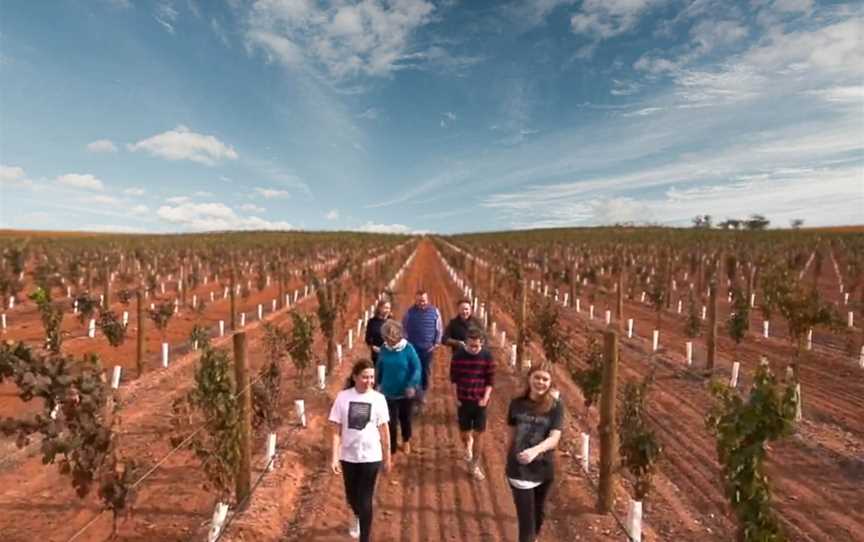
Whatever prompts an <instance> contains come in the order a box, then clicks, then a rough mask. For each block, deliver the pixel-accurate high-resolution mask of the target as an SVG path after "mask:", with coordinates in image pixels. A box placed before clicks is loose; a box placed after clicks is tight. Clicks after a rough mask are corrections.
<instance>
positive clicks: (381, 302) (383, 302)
mask: <svg viewBox="0 0 864 542" xmlns="http://www.w3.org/2000/svg"><path fill="white" fill-rule="evenodd" d="M384 305H390V300H389V299H386V298H385V299H381V300H379V301H378V303H376V304H375V316H378V314H379V313H380V312H381V307H383V306H384Z"/></svg>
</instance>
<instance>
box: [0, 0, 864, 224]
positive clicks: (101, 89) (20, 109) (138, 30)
mask: <svg viewBox="0 0 864 542" xmlns="http://www.w3.org/2000/svg"><path fill="white" fill-rule="evenodd" d="M0 81H2V83H0V228H17V229H59V230H91V231H114V232H187V231H205V230H227V229H305V230H358V231H384V232H394V233H411V232H439V233H456V232H467V231H487V230H502V229H522V228H539V227H561V226H591V225H604V224H614V223H623V222H632V223H637V224H643V223H652V224H662V225H669V226H687V225H689V224H690V222H691V219H692V217H694V216H695V215H701V214H710V215H712V217H714V218H715V221H719V220H722V219H725V218H739V217H746V216H748V215H750V214H753V213H760V214H763V215H765V216H767V217H768V218H769V219H770V220H771V221H772V226H778V227H787V226H788V225H789V222H790V220H792V219H794V218H801V219H804V220H805V225H810V226H817V225H834V224H860V223H864V4H861V3H859V2H826V1H818V0H745V1H740V2H734V1H730V0H722V1H713V0H582V1H575V0H517V1H511V2H508V1H502V0H499V1H490V2H485V1H481V0H461V1H460V0H439V1H434V0H359V1H344V0H332V1H328V0H255V1H253V0H206V1H205V0H154V1H149V0H141V1H136V0H57V1H51V2H49V1H45V2H29V1H28V2H25V1H12V0H0Z"/></svg>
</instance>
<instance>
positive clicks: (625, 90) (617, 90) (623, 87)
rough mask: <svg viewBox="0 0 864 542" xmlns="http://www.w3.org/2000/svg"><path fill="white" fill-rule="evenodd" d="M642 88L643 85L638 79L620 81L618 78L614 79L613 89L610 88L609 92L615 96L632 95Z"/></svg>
mask: <svg viewBox="0 0 864 542" xmlns="http://www.w3.org/2000/svg"><path fill="white" fill-rule="evenodd" d="M640 60H641V59H640ZM641 88H642V85H641V84H640V83H637V82H636V81H620V80H618V79H612V90H610V91H609V93H610V94H612V95H613V96H630V95H631V94H636V93H637V92H639V90H640V89H641Z"/></svg>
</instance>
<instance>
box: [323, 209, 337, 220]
mask: <svg viewBox="0 0 864 542" xmlns="http://www.w3.org/2000/svg"><path fill="white" fill-rule="evenodd" d="M324 218H326V219H327V220H339V209H330V210H329V211H327V214H325V215H324Z"/></svg>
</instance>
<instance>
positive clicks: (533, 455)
mask: <svg viewBox="0 0 864 542" xmlns="http://www.w3.org/2000/svg"><path fill="white" fill-rule="evenodd" d="M537 455H538V454H537V451H536V450H535V449H534V448H527V449H525V450H522V451H521V452H519V453H518V454H516V461H518V462H519V463H521V464H522V465H527V464H529V463H531V462H533V461H534V460H535V459H537Z"/></svg>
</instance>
